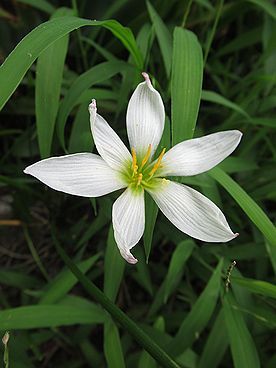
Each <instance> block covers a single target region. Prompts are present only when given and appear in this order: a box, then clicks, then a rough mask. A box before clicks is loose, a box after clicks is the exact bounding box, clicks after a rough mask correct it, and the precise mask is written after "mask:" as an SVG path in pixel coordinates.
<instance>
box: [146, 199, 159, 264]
mask: <svg viewBox="0 0 276 368" xmlns="http://www.w3.org/2000/svg"><path fill="white" fill-rule="evenodd" d="M145 211H146V225H145V231H144V235H143V240H144V248H145V254H146V263H148V261H149V256H150V251H151V244H152V237H153V231H154V226H155V223H156V219H157V214H158V207H157V205H156V203H155V202H154V200H153V199H152V198H151V196H150V195H149V194H148V193H146V195H145Z"/></svg>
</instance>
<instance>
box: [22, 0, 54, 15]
mask: <svg viewBox="0 0 276 368" xmlns="http://www.w3.org/2000/svg"><path fill="white" fill-rule="evenodd" d="M17 1H18V2H19V3H22V4H26V5H30V6H32V7H33V8H36V9H39V10H42V11H44V12H45V13H48V14H52V13H53V12H54V11H55V10H56V9H55V7H54V6H53V5H52V4H51V3H49V1H46V0H17Z"/></svg>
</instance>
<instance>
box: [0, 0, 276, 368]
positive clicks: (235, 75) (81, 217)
mask: <svg viewBox="0 0 276 368" xmlns="http://www.w3.org/2000/svg"><path fill="white" fill-rule="evenodd" d="M73 16H75V17H78V18H72V17H73ZM50 18H51V21H50V23H46V24H45V22H47V21H48V20H49V19H50ZM80 18H82V19H80ZM275 18H276V8H275V6H274V5H273V2H272V1H264V0H259V1H257V0H251V1H243V0H240V1H224V2H223V1H222V0H219V1H208V0H194V1H192V0H189V1H179V0H172V1H156V0H155V1H152V2H151V3H145V2H140V1H135V0H133V1H125V0H118V1H115V2H112V1H104V2H103V1H93V2H90V1H88V0H86V1H85V0H83V1H72V2H70V1H54V0H51V1H50V0H49V1H45V0H40V1H38V0H36V1H34V0H33V1H32V0H28V1H27V0H24V1H22V0H20V1H3V2H1V5H0V60H1V62H3V64H2V66H1V67H0V106H1V108H2V110H1V112H0V122H1V130H0V141H1V144H0V150H1V156H0V165H1V166H0V167H1V172H0V226H1V227H0V230H1V235H0V242H1V243H0V254H1V257H0V285H1V288H0V306H1V310H0V331H1V334H2V336H3V335H4V333H5V331H7V330H9V331H10V340H9V342H8V350H9V359H8V360H9V364H10V367H15V368H16V367H20V368H21V367H22V368H23V367H28V368H29V367H63V366H66V367H68V368H69V367H70V368H73V367H111V368H113V367H114V368H117V367H118V368H120V367H138V368H144V367H149V368H151V367H157V366H164V367H170V366H172V367H173V366H175V367H177V366H182V367H189V368H193V367H200V368H209V367H212V368H213V367H233V366H234V367H238V368H249V367H250V368H251V367H253V368H254V367H260V366H262V367H267V368H273V367H275V366H276V354H275V351H274V348H275V342H276V341H275V326H276V317H275V306H276V304H275V298H276V287H275V272H276V235H275V228H274V226H273V224H272V223H273V220H274V219H275V206H274V203H275V198H276V190H275V177H276V171H275V159H276V149H275V134H274V133H275V125H276V114H275V103H276V88H275V80H276V43H275V40H276V23H275ZM108 19H116V21H117V22H114V21H106V20H108ZM94 20H96V21H94ZM118 22H119V23H118ZM122 25H123V26H127V27H129V29H126V28H124V27H123V26H122ZM37 26H39V27H38V28H37V29H36V30H35V31H33V32H32V33H30V32H31V31H32V30H33V29H34V28H35V27H37ZM74 29H76V30H74ZM191 32H192V33H191ZM25 35H28V36H27V37H26V38H24V39H23V40H22V38H23V37H24V36H25ZM195 35H196V37H197V38H196V37H195ZM20 41H21V42H20ZM19 42H20V44H19V45H18V46H17V48H16V49H15V50H14V51H13V52H12V50H13V49H14V47H15V46H16V45H17V44H18V43H19ZM11 52H12V53H11ZM8 55H10V56H9V57H8V58H7V56H8ZM6 58H7V59H6ZM5 59H6V61H5V62H4V60H5ZM143 70H146V71H148V72H149V73H150V74H151V76H152V78H153V82H154V84H155V87H156V88H157V89H158V90H159V91H160V93H161V95H162V98H163V100H164V102H165V107H166V113H167V120H166V129H165V135H164V140H163V141H162V145H165V146H166V147H167V148H168V147H169V146H170V145H171V143H176V142H178V141H181V140H183V139H187V138H191V137H192V136H202V135H204V134H208V133H212V132H217V131H220V130H227V129H239V130H241V131H242V132H243V133H244V136H243V139H242V142H241V144H240V146H239V148H238V149H237V150H236V151H235V152H234V154H233V155H232V156H231V157H229V158H228V159H226V160H225V161H224V162H223V163H221V164H220V165H219V167H217V168H216V169H213V170H211V171H210V172H209V173H206V174H202V175H198V176H196V177H187V178H181V181H182V182H183V183H186V184H189V185H191V186H193V187H194V188H196V189H198V190H199V191H201V192H202V193H203V194H205V195H206V196H208V197H209V198H210V199H212V200H213V201H214V202H215V203H217V204H218V206H219V207H220V208H221V209H222V210H223V212H224V213H225V214H226V217H227V218H228V220H229V222H230V225H231V227H232V229H233V230H234V231H238V232H239V233H240V236H239V237H238V238H237V239H235V240H233V241H232V242H231V243H227V244H219V245H214V244H204V243H202V242H200V241H194V240H193V239H190V238H189V237H188V236H186V235H185V234H182V233H180V232H178V231H177V230H176V229H175V228H174V227H173V226H172V225H171V224H170V223H169V222H168V221H167V220H166V219H165V217H164V216H162V215H160V214H157V211H156V208H155V207H154V206H153V205H152V203H151V202H149V200H148V201H147V227H146V233H145V236H144V247H143V242H141V244H140V246H137V247H136V248H135V250H134V253H135V255H136V256H137V257H138V258H139V263H138V264H137V265H135V266H130V265H127V264H125V262H124V261H123V260H122V259H121V258H120V256H119V255H118V251H117V248H116V245H115V243H114V239H113V234H112V229H111V226H110V224H111V206H112V202H113V200H114V199H115V198H116V197H117V196H118V193H115V194H111V195H108V196H105V197H103V198H99V199H96V200H88V199H83V198H79V197H72V196H69V195H65V194H62V193H58V192H55V191H53V190H51V189H49V188H46V187H45V186H44V185H42V184H41V183H39V182H38V181H36V180H34V179H33V178H31V177H27V176H25V175H24V174H23V172H22V170H23V169H24V167H26V166H27V165H29V164H31V163H33V162H35V161H37V160H38V159H40V157H48V156H51V155H62V154H65V153H73V152H82V151H92V150H94V144H93V141H92V138H91V134H90V130H89V121H88V111H87V105H88V103H89V101H90V100H91V98H92V97H94V98H97V102H98V108H99V111H100V112H101V114H102V115H103V116H104V117H106V118H107V120H108V121H109V122H110V123H111V125H112V126H113V127H114V129H116V131H118V132H119V134H120V136H121V137H122V138H123V140H125V141H126V131H125V112H126V106H127V103H128V98H129V96H130V94H131V93H132V91H133V90H134V88H135V86H136V85H137V83H138V82H139V81H140V80H141V76H140V73H141V71H143ZM202 78H203V84H202ZM198 109H199V111H198ZM156 215H157V220H156V223H155V219H156ZM63 250H65V251H66V253H67V254H68V255H69V256H70V257H71V259H72V260H73V263H74V264H76V265H77V266H78V268H79V269H80V270H81V272H82V273H83V274H86V276H87V279H88V280H91V281H92V282H94V283H95V284H96V285H97V286H98V287H99V288H100V289H101V290H103V291H104V293H105V295H106V296H108V297H109V299H110V300H111V302H112V303H110V304H108V305H109V307H108V305H107V302H106V301H103V300H101V299H99V298H101V297H97V295H98V294H97V292H95V289H93V285H91V284H88V281H87V279H85V278H84V277H83V276H82V275H80V274H77V278H76V277H74V276H73V274H72V272H71V271H70V270H69V268H70V267H71V270H73V271H75V272H76V270H74V264H73V266H72V264H71V263H70V259H68V258H66V254H64V252H63ZM146 259H148V263H146ZM234 260H235V261H236V262H237V264H236V266H235V267H234V268H233V270H232V272H231V276H229V272H228V270H229V266H230V265H231V262H233V261H234ZM64 261H65V263H67V266H69V268H68V267H66V265H65V264H64ZM227 277H230V279H231V285H230V291H229V292H228V293H227V292H226V291H225V289H226V287H225V285H226V281H225V279H227ZM81 284H82V286H81ZM100 295H101V294H100ZM98 302H100V304H99V303H98ZM115 305H117V306H118V307H119V308H120V309H121V310H122V311H124V312H125V313H126V314H127V315H128V316H129V317H131V318H132V320H133V321H135V323H136V325H134V327H133V326H132V325H131V324H130V323H129V321H128V320H127V319H126V317H125V315H122V316H121V317H118V310H117V309H116V308H115V307H114V306H115ZM108 308H109V309H108ZM105 309H107V310H108V311H109V312H111V316H112V317H113V318H111V317H110V315H109V314H108V313H106V312H105ZM118 318H119V321H120V322H119V323H118ZM120 318H121V319H120ZM131 326H132V327H131ZM137 326H139V328H140V329H141V330H142V331H143V332H145V333H146V334H147V337H145V336H144V335H141V330H140V329H139V330H138V328H137ZM137 331H138V332H139V331H140V332H139V333H140V335H139V333H138V332H137ZM137 334H138V335H137ZM155 343H157V344H158V345H159V349H160V351H159V353H160V354H161V355H160V354H159V355H158V349H157V348H156V346H155ZM143 348H144V349H146V350H148V351H149V352H150V353H148V352H146V350H143ZM156 349H157V350H156ZM2 351H3V353H2V355H3V358H4V346H2ZM166 352H167V353H168V354H169V355H170V356H171V357H172V359H171V360H170V358H167V360H166V358H165V357H166ZM153 357H154V358H153ZM5 359H6V361H7V352H6V354H5ZM3 364H4V363H3ZM4 366H5V367H7V363H6V365H4Z"/></svg>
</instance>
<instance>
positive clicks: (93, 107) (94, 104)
mask: <svg viewBox="0 0 276 368" xmlns="http://www.w3.org/2000/svg"><path fill="white" fill-rule="evenodd" d="M89 110H97V103H96V100H95V99H94V98H93V100H92V101H91V103H90V105H89Z"/></svg>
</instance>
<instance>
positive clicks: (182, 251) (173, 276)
mask: <svg viewBox="0 0 276 368" xmlns="http://www.w3.org/2000/svg"><path fill="white" fill-rule="evenodd" d="M194 246H195V243H194V242H193V241H192V240H190V239H189V240H184V241H183V242H181V243H179V244H178V245H177V247H176V249H175V250H174V252H173V255H172V258H171V261H170V264H169V270H168V273H167V275H166V279H165V292H164V302H165V303H166V302H167V300H168V297H169V295H170V294H171V292H172V291H173V290H174V289H175V285H177V284H178V282H179V281H180V279H181V277H182V275H183V272H184V265H185V263H186V261H187V259H188V258H189V257H190V255H191V254H192V251H193V249H194Z"/></svg>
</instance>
